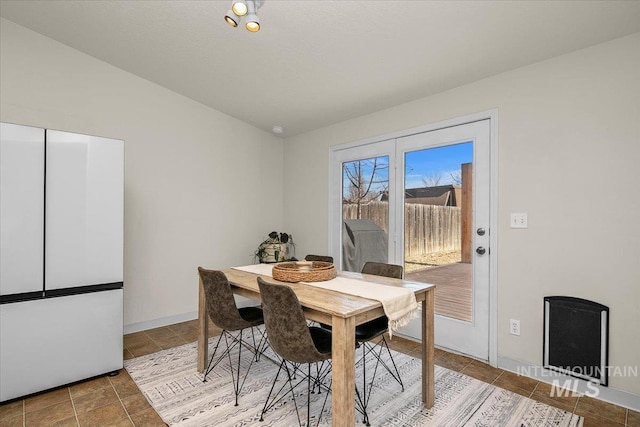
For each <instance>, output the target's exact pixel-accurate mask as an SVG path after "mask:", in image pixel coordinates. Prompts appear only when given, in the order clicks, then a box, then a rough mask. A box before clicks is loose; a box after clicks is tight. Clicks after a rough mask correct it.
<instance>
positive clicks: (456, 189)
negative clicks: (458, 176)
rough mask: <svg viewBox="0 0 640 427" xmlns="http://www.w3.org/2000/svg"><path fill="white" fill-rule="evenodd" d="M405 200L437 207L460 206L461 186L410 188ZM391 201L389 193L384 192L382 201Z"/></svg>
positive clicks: (407, 190)
mask: <svg viewBox="0 0 640 427" xmlns="http://www.w3.org/2000/svg"><path fill="white" fill-rule="evenodd" d="M404 198H405V200H406V201H407V202H409V203H417V204H421V205H436V206H460V186H459V185H437V186H435V187H422V188H408V189H406V190H405V191H404ZM388 200H389V193H388V192H386V191H385V192H384V193H382V195H381V196H380V201H382V202H386V201H388Z"/></svg>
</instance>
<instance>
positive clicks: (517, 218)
mask: <svg viewBox="0 0 640 427" xmlns="http://www.w3.org/2000/svg"><path fill="white" fill-rule="evenodd" d="M510 225H511V228H528V225H527V214H526V212H525V213H512V214H511V222H510Z"/></svg>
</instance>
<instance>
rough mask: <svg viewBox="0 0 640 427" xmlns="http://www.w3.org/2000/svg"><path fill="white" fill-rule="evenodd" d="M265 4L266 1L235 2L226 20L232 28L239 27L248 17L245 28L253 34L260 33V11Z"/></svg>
mask: <svg viewBox="0 0 640 427" xmlns="http://www.w3.org/2000/svg"><path fill="white" fill-rule="evenodd" d="M264 2H265V0H233V2H232V3H231V9H229V10H228V11H227V14H226V15H225V16H224V20H225V21H227V24H229V25H231V26H232V27H237V26H238V25H240V22H242V18H243V17H246V22H245V24H244V26H245V28H246V29H247V30H248V31H251V32H252V33H255V32H258V31H260V19H259V18H258V9H260V7H262V5H263V4H264Z"/></svg>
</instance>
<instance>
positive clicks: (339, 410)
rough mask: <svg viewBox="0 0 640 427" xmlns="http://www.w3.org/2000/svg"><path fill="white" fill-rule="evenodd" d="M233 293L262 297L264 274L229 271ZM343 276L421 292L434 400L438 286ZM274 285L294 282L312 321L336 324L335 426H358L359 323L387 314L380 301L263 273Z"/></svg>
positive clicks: (204, 334) (204, 354)
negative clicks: (285, 280) (356, 417)
mask: <svg viewBox="0 0 640 427" xmlns="http://www.w3.org/2000/svg"><path fill="white" fill-rule="evenodd" d="M223 272H224V274H225V275H226V276H227V278H228V279H229V282H230V283H231V287H232V289H233V292H234V293H235V294H237V295H242V296H244V297H247V298H251V299H254V300H260V290H259V288H258V282H257V280H256V279H257V277H258V276H259V275H258V274H254V273H249V272H246V271H241V270H235V269H227V270H223ZM338 275H339V276H342V277H348V278H351V279H358V280H363V281H366V282H373V283H379V284H384V285H388V286H398V287H403V288H406V289H410V290H412V291H413V292H414V293H415V296H416V301H418V303H419V304H421V305H422V310H421V325H422V343H421V348H422V402H423V403H424V406H425V407H426V408H431V407H433V401H434V343H433V337H434V294H435V285H431V284H426V283H419V282H411V281H407V280H401V279H392V278H387V277H381V276H373V275H368V274H360V273H351V272H338ZM261 277H262V278H263V279H264V280H266V281H267V282H270V283H280V284H283V285H287V286H290V287H291V288H293V290H294V291H295V293H296V296H297V297H298V300H299V301H300V304H301V305H302V308H303V310H304V313H305V316H306V318H307V319H308V320H313V321H315V322H320V323H325V324H330V325H332V365H333V366H332V384H331V388H332V395H331V405H332V406H331V411H332V412H331V425H332V426H334V427H336V426H349V427H353V426H354V425H355V363H354V361H355V348H356V346H355V327H356V325H360V324H362V323H365V322H367V321H369V320H372V319H375V318H378V317H381V316H383V315H384V310H383V308H382V304H381V303H380V302H379V301H376V300H371V299H367V298H362V297H358V296H354V295H349V294H346V293H342V292H336V291H332V290H328V289H323V288H319V287H315V286H312V285H309V284H305V283H287V282H280V281H278V280H275V279H273V278H271V277H267V276H261ZM198 323H199V331H198V356H197V357H198V361H197V364H198V371H199V372H204V370H205V368H206V366H207V360H208V335H209V332H208V319H207V311H206V303H205V294H204V289H203V286H202V281H200V283H199V302H198Z"/></svg>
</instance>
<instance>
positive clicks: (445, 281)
mask: <svg viewBox="0 0 640 427" xmlns="http://www.w3.org/2000/svg"><path fill="white" fill-rule="evenodd" d="M471 271H472V265H471V264H468V263H462V262H458V263H455V264H448V265H442V266H439V267H432V268H428V269H425V270H419V271H414V272H411V273H406V274H405V279H406V280H412V281H416V282H423V283H433V284H434V285H436V308H435V312H436V314H440V315H442V316H447V317H453V318H455V319H459V320H465V321H468V322H470V321H471V320H472V318H471V316H472V307H473V305H472V294H473V292H472V291H473V289H472V283H471Z"/></svg>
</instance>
